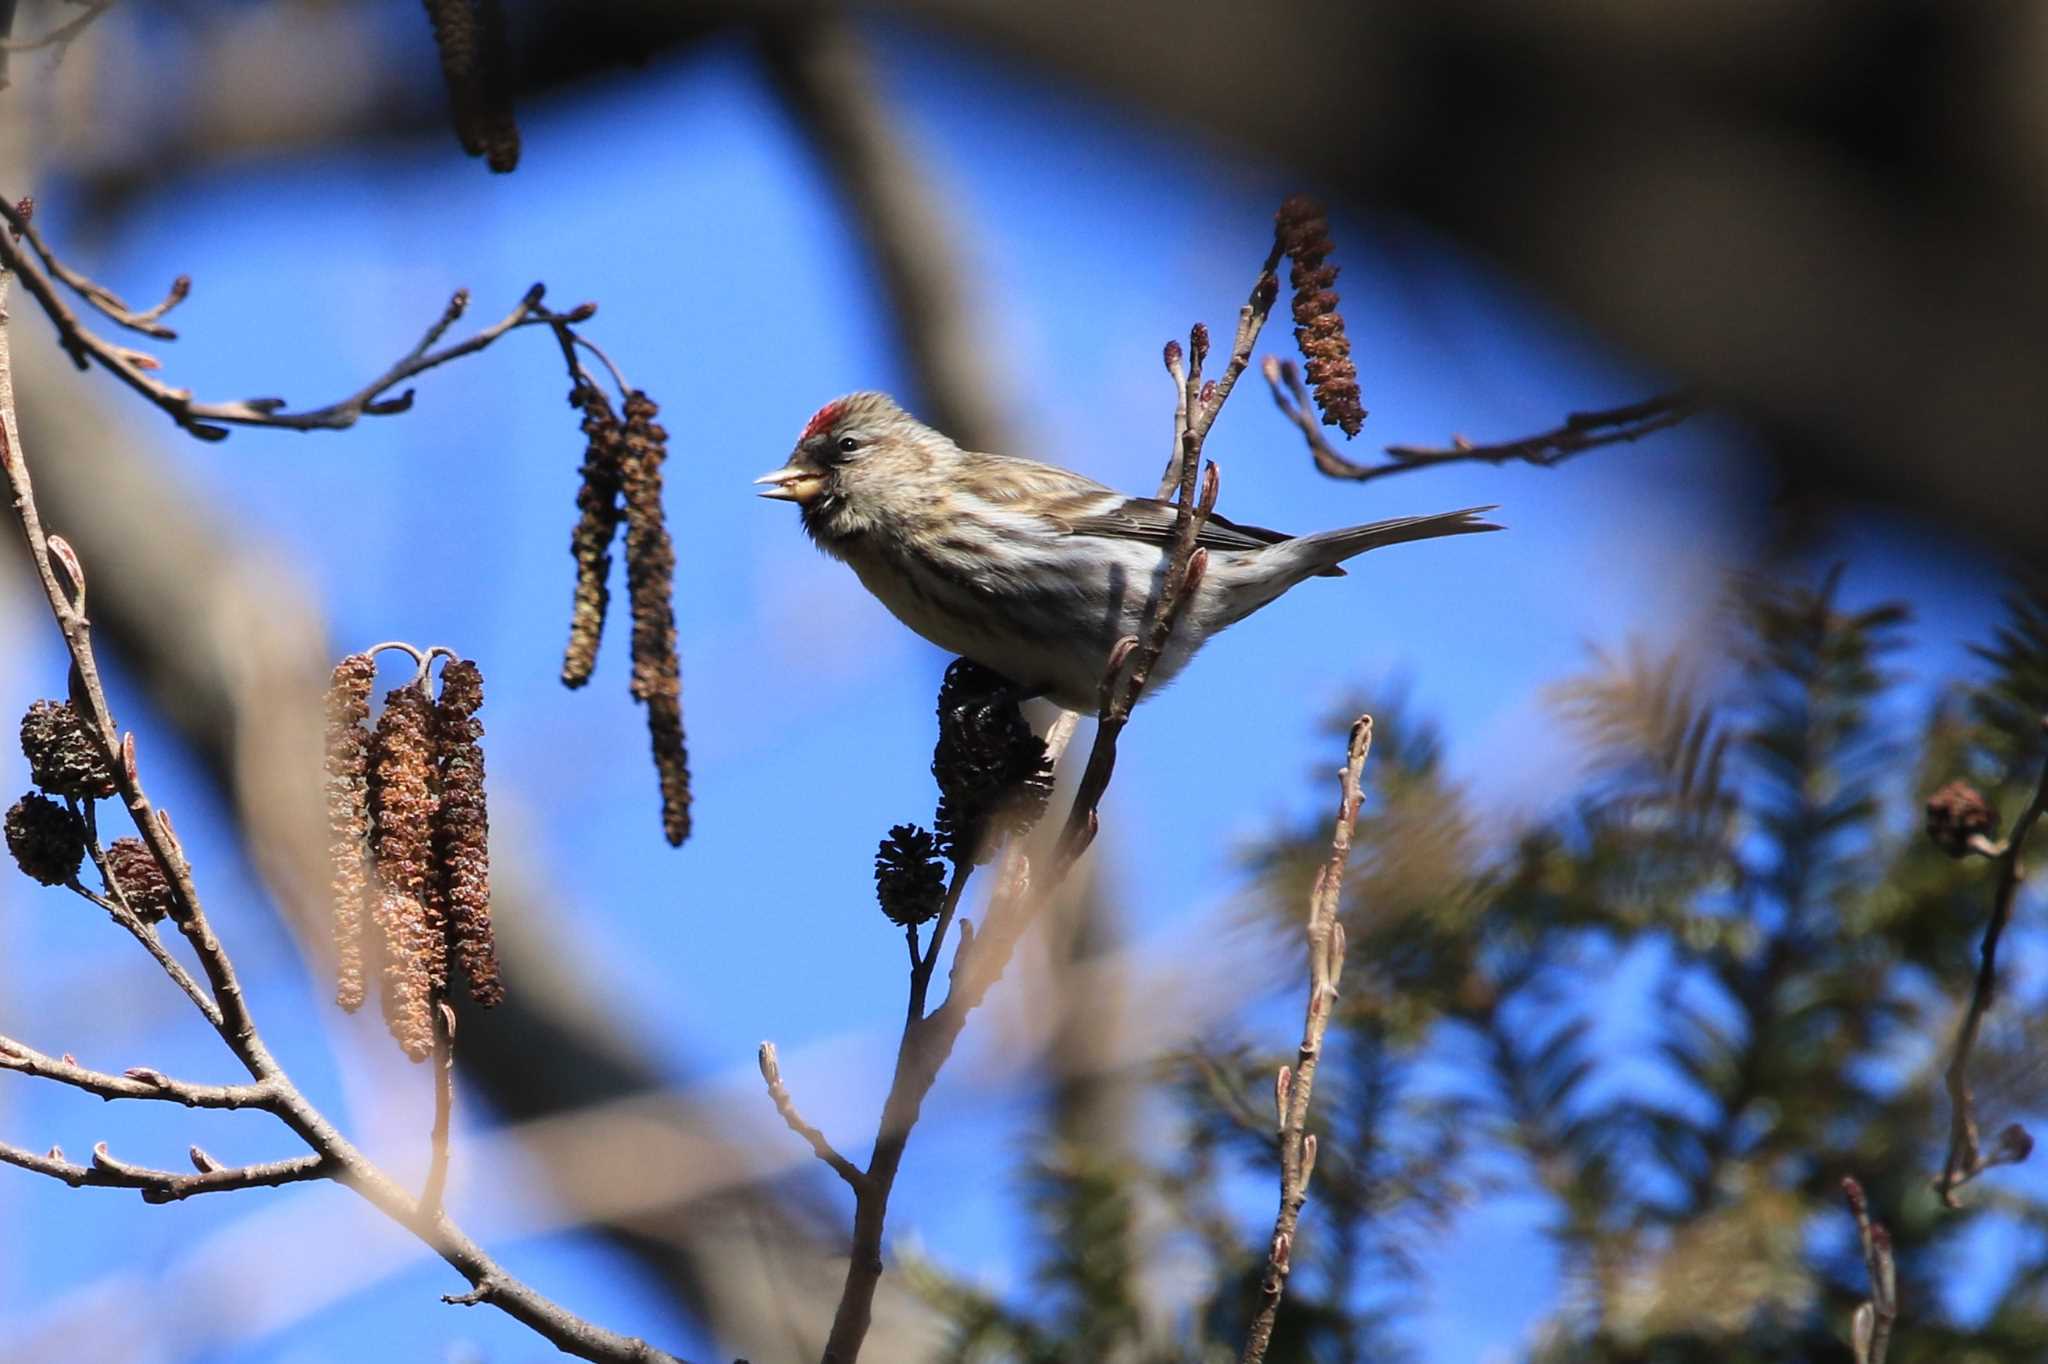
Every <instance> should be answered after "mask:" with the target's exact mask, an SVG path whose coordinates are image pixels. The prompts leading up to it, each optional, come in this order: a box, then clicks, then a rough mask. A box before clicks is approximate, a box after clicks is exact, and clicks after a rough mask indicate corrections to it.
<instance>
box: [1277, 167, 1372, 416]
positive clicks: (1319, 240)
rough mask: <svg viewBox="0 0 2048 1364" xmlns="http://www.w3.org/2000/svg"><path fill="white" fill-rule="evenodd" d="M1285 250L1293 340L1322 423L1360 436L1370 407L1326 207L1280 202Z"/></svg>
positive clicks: (1304, 200) (1301, 200)
mask: <svg viewBox="0 0 2048 1364" xmlns="http://www.w3.org/2000/svg"><path fill="white" fill-rule="evenodd" d="M1274 231H1275V234H1276V237H1277V240H1278V243H1279V246H1280V249H1281V250H1282V251H1284V252H1286V253H1287V258H1288V259H1289V260H1290V261H1292V262H1293V271H1292V273H1291V274H1290V276H1289V279H1290V280H1291V282H1292V283H1293V285H1294V339H1295V342H1296V344H1298V345H1299V346H1300V347H1301V357H1302V360H1303V362H1304V363H1303V366H1302V368H1303V371H1304V373H1305V374H1306V375H1307V377H1308V385H1309V389H1310V390H1311V391H1312V392H1313V393H1314V394H1315V399H1316V406H1317V408H1319V409H1320V410H1321V411H1322V414H1323V424H1324V425H1325V426H1334V427H1337V428H1338V429H1340V430H1342V431H1343V432H1344V434H1345V435H1346V436H1355V435H1357V434H1358V431H1359V428H1360V427H1362V426H1364V425H1365V407H1364V404H1363V402H1362V401H1361V399H1360V397H1359V392H1358V367H1357V366H1356V365H1354V364H1352V362H1351V340H1350V338H1349V337H1347V336H1346V335H1345V334H1344V315H1343V314H1342V313H1340V312H1338V311H1337V291H1336V289H1335V288H1334V287H1332V286H1334V285H1335V284H1336V283H1337V267H1336V266H1334V265H1331V264H1328V263H1327V262H1328V257H1329V255H1330V253H1331V252H1332V251H1334V250H1335V249H1336V247H1335V245H1334V244H1333V243H1332V242H1331V240H1330V222H1329V219H1328V218H1326V217H1325V216H1324V214H1323V207H1322V205H1321V204H1318V203H1317V202H1316V201H1315V200H1313V199H1311V198H1309V197H1308V196H1307V195H1304V194H1297V195H1294V196H1293V197H1291V198H1289V199H1288V200H1287V201H1286V202H1285V203H1283V204H1281V205H1280V211H1279V213H1278V214H1276V215H1275V217H1274Z"/></svg>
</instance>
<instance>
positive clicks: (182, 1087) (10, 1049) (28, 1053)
mask: <svg viewBox="0 0 2048 1364" xmlns="http://www.w3.org/2000/svg"><path fill="white" fill-rule="evenodd" d="M0 1070H12V1071H18V1072H20V1073H21V1074H23V1075H32V1076H34V1077H35V1078H37V1079H39V1080H54V1081H56V1082H57V1083H58V1084H60V1085H70V1086H71V1087H72V1088H73V1089H82V1090H84V1091H86V1093H88V1094H97V1095H99V1096H100V1097H101V1098H102V1099H108V1100H112V1099H156V1100H161V1101H162V1102H165V1103H177V1104H183V1105H185V1106H186V1107H187V1108H231V1109H232V1108H263V1109H268V1108H271V1107H273V1106H274V1105H275V1103H276V1100H277V1088H276V1086H274V1085H271V1084H268V1083H266V1082H263V1081H257V1082H255V1083H253V1084H240V1085H202V1084H194V1083H192V1082H191V1081H189V1080H174V1079H172V1078H171V1077H170V1076H168V1075H165V1074H163V1073H162V1072H161V1071H157V1070H152V1069H151V1068H149V1067H148V1066H135V1067H133V1068H131V1069H129V1070H128V1071H126V1072H124V1073H122V1074H120V1075H113V1074H109V1073H108V1072H106V1071H100V1070H88V1069H86V1068H85V1067H84V1066H81V1065H78V1064H76V1063H75V1062H72V1061H69V1060H59V1059H58V1058H56V1057H54V1056H47V1055H45V1054H43V1053H42V1052H39V1051H37V1050H36V1049H35V1048H33V1047H31V1046H28V1045H26V1044H25V1043H21V1042H17V1041H15V1040H14V1039H13V1038H11V1037H0Z"/></svg>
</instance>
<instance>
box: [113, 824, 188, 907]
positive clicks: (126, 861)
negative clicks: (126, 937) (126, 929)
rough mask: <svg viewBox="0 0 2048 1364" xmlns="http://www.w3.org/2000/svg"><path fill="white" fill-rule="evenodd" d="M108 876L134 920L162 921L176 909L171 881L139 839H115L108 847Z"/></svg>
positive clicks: (147, 846) (175, 899) (154, 855)
mask: <svg viewBox="0 0 2048 1364" xmlns="http://www.w3.org/2000/svg"><path fill="white" fill-rule="evenodd" d="M107 874H108V875H109V876H111V877H112V878H113V881H114V884H115V885H118V886H119V887H120V888H121V896H122V898H123V899H125V900H126V901H127V902H128V908H130V909H132V910H134V911H135V917H136V918H138V919H140V920H142V922H144V923H146V924H153V923H158V922H161V921H162V920H163V919H164V918H165V917H166V916H167V915H169V914H170V913H171V912H172V911H173V910H175V909H176V908H177V903H178V902H177V897H176V896H175V895H173V894H172V893H171V881H170V878H169V877H167V876H165V875H164V869H163V868H162V867H161V866H159V865H158V864H157V860H156V854H155V853H153V852H151V851H150V850H149V845H148V844H146V843H144V842H143V841H142V840H141V839H139V838H117V839H115V840H114V841H113V842H112V843H111V844H109V845H108V847H107Z"/></svg>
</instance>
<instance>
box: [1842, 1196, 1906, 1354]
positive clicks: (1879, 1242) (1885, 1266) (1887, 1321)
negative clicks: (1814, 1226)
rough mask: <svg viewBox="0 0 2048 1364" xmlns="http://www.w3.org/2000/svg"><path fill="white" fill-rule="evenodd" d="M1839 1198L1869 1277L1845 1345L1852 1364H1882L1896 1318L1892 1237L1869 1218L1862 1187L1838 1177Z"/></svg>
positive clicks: (1896, 1294) (1897, 1313)
mask: <svg viewBox="0 0 2048 1364" xmlns="http://www.w3.org/2000/svg"><path fill="white" fill-rule="evenodd" d="M1842 1195H1843V1197H1845V1198H1847V1199H1848V1200H1849V1211H1850V1212H1851V1213H1852V1214H1853V1215H1854V1216H1855V1218H1856V1236H1857V1239H1858V1241H1859V1242H1860V1243H1861V1244H1862V1246H1863V1266H1864V1271H1865V1272H1866V1273H1867V1274H1869V1276H1870V1297H1869V1298H1868V1299H1867V1300H1866V1301H1864V1302H1863V1303H1861V1304H1859V1305H1858V1306H1857V1308H1856V1316H1855V1319H1854V1320H1853V1321H1852V1322H1851V1323H1850V1332H1849V1343H1850V1346H1851V1348H1853V1349H1854V1350H1855V1352H1856V1364H1885V1355H1886V1354H1887V1353H1888V1352H1889V1351H1890V1349H1891V1343H1892V1324H1893V1323H1894V1322H1895V1321H1897V1320H1898V1316H1899V1286H1898V1270H1897V1267H1896V1266H1895V1265H1894V1264H1893V1262H1892V1237H1891V1233H1890V1232H1889V1231H1887V1230H1885V1226H1884V1223H1882V1222H1879V1221H1877V1220H1875V1219H1874V1218H1872V1217H1871V1215H1870V1204H1869V1200H1868V1199H1866V1198H1865V1197H1864V1194H1863V1186H1862V1185H1861V1184H1860V1183H1858V1182H1857V1181H1856V1180H1855V1179H1853V1178H1851V1177H1850V1176H1848V1175H1844V1176H1842Z"/></svg>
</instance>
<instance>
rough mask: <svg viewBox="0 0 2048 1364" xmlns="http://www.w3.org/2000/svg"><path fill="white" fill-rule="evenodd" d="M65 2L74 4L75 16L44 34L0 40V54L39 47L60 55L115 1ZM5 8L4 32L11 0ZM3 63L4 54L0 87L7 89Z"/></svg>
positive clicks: (11, 10)
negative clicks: (52, 49) (49, 49)
mask: <svg viewBox="0 0 2048 1364" xmlns="http://www.w3.org/2000/svg"><path fill="white" fill-rule="evenodd" d="M69 3H71V4H73V5H76V6H78V8H79V13H78V14H77V15H76V16H74V17H73V18H70V19H66V20H65V21H64V22H63V23H61V24H58V25H57V26H55V27H54V28H52V29H50V30H49V31H48V32H47V33H41V34H38V35H36V36H35V37H33V38H15V39H10V40H8V41H5V42H0V54H5V53H9V52H35V51H38V50H40V49H43V48H54V49H55V51H54V52H53V53H52V55H53V56H56V57H59V58H61V57H62V56H63V55H64V50H65V49H66V48H68V47H70V46H71V44H72V42H73V41H74V40H76V39H77V38H78V36H79V35H80V34H82V33H84V32H85V31H86V30H87V29H88V28H91V27H92V25H93V21H94V20H96V19H98V18H99V17H100V16H101V15H102V14H105V13H106V12H107V11H108V10H110V9H112V8H113V7H114V5H115V3H116V0H69ZM5 8H6V11H7V16H8V19H9V21H10V22H9V24H8V25H7V26H0V33H6V32H7V31H9V29H10V28H11V26H12V23H11V21H12V18H13V14H14V0H7V4H6V7H5ZM5 62H6V57H5V56H4V55H0V90H4V89H6V88H7V68H6V65H5Z"/></svg>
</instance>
